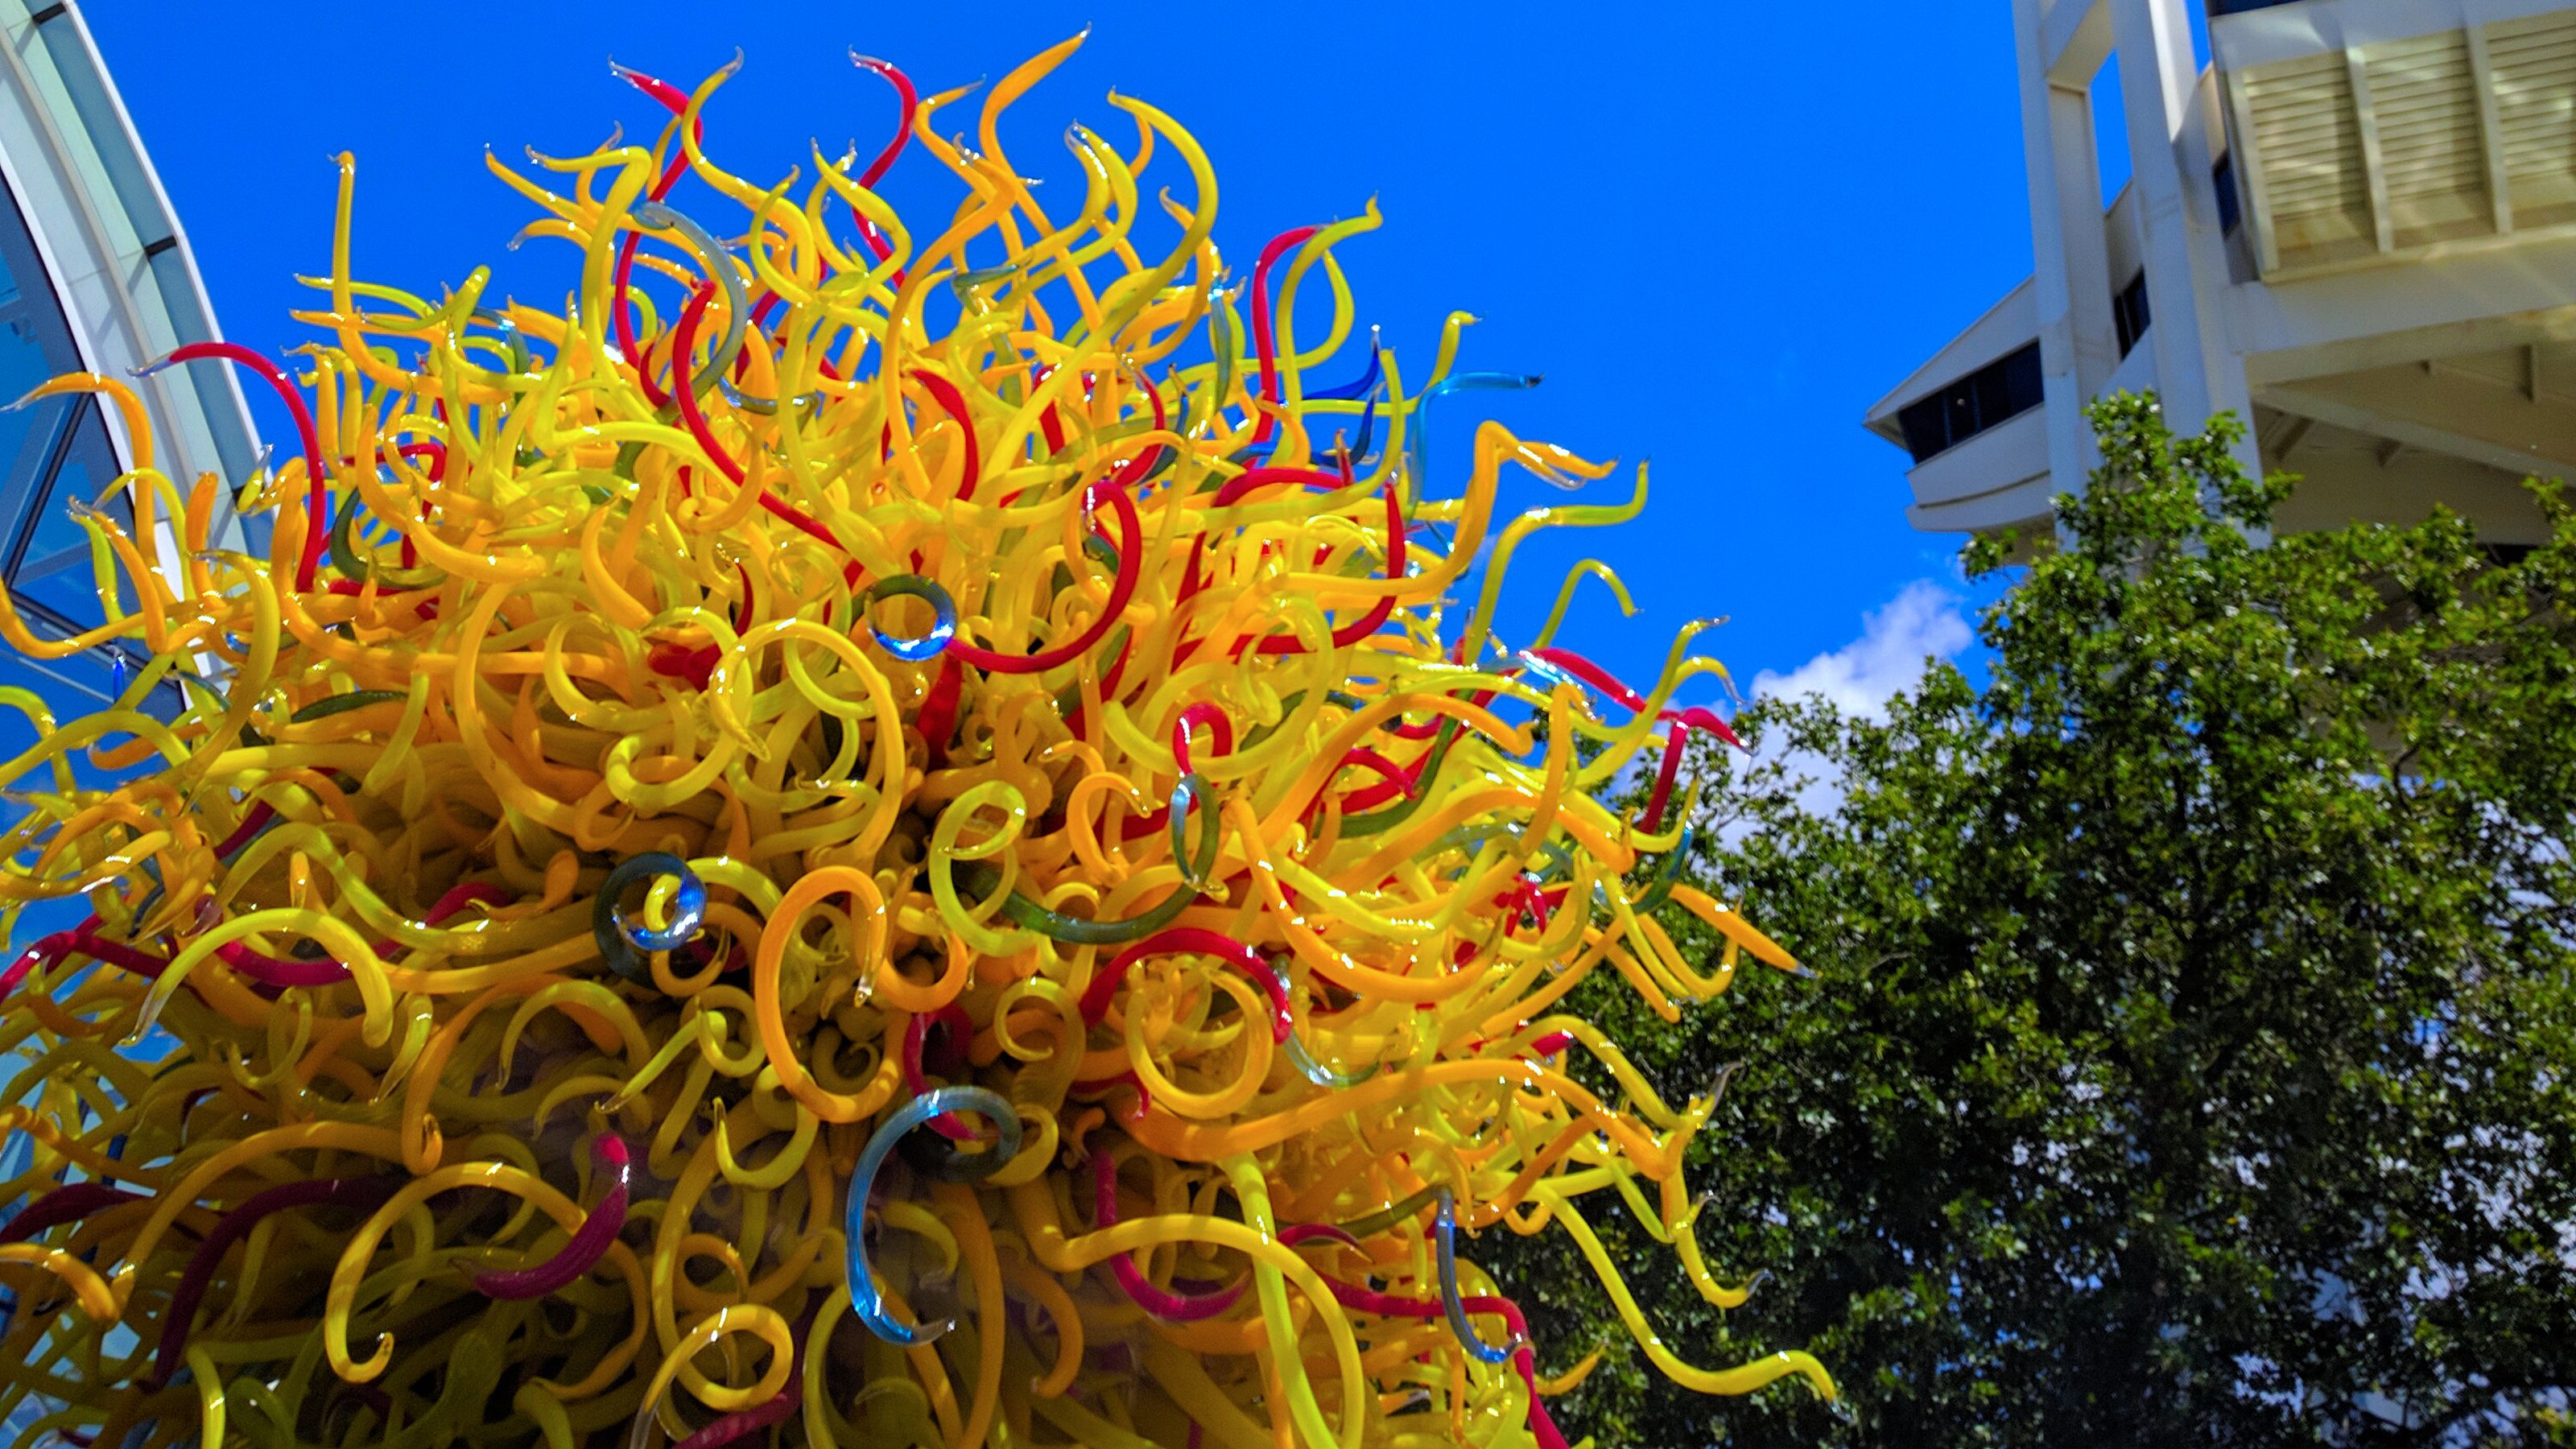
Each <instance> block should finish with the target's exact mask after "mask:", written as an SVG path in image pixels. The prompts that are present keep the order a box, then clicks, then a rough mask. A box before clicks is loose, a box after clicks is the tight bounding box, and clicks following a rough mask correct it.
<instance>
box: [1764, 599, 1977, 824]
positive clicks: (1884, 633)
mask: <svg viewBox="0 0 2576 1449" xmlns="http://www.w3.org/2000/svg"><path fill="white" fill-rule="evenodd" d="M1975 638H1976V631H1975V630H1974V629H1973V628H1971V627H1970V625H1969V623H1968V617H1967V615H1966V614H1965V613H1964V612H1962V611H1961V609H1960V599H1959V596H1958V595H1956V594H1954V593H1952V592H1950V591H1949V590H1948V589H1945V588H1943V587H1941V586H1940V585H1939V584H1936V583H1934V582H1933V581H1931V580H1930V579H1917V580H1915V581H1914V582H1913V583H1910V584H1907V585H1906V586H1905V587H1904V589H1903V590H1901V591H1900V592H1898V594H1897V596H1896V597H1895V598H1894V599H1891V600H1889V601H1888V604H1887V606H1886V607H1885V608H1881V609H1874V610H1871V611H1870V612H1868V613H1866V614H1863V615H1862V616H1861V631H1860V637H1859V638H1857V639H1854V640H1853V641H1852V642H1850V643H1849V644H1846V645H1844V646H1843V647H1841V648H1840V649H1836V650H1833V651H1832V652H1830V653H1826V654H1819V655H1817V656H1816V657H1815V658H1813V659H1810V660H1808V661H1807V662H1806V663H1804V664H1801V665H1799V666H1798V667H1797V668H1795V669H1793V670H1790V671H1789V672H1788V673H1786V674H1780V673H1775V672H1774V671H1771V670H1768V669H1766V670H1763V671H1762V672H1761V673H1760V674H1757V675H1755V676H1754V678H1753V692H1754V693H1755V694H1757V695H1768V696H1771V697H1774V698H1783V699H1797V698H1801V697H1804V696H1807V695H1822V696H1823V697H1824V698H1825V699H1826V701H1827V702H1829V703H1831V704H1832V705H1833V706H1834V707H1835V708H1836V709H1838V710H1841V711H1842V712H1843V713H1845V714H1849V715H1859V716H1862V717H1864V718H1868V719H1873V720H1884V719H1886V718H1887V702H1888V701H1889V700H1891V699H1893V698H1895V697H1896V696H1897V695H1898V694H1900V693H1902V692H1903V691H1905V690H1908V689H1911V688H1913V687H1914V686H1915V685H1916V684H1919V683H1921V682H1922V679H1923V672H1924V664H1925V661H1926V660H1927V659H1936V658H1937V659H1949V658H1953V657H1955V656H1956V655H1957V654H1958V653H1959V652H1960V651H1961V650H1963V649H1966V648H1967V647H1968V645H1969V644H1970V643H1971V642H1973V641H1974V640H1975ZM1775 738H1776V737H1775ZM1755 758H1756V759H1757V760H1759V761H1761V762H1762V763H1766V764H1767V763H1769V762H1770V761H1772V760H1779V761H1781V762H1783V763H1784V764H1785V765H1786V766H1787V767H1788V774H1789V777H1790V778H1791V779H1794V780H1797V781H1799V788H1798V804H1799V807H1800V808H1801V809H1803V810H1805V811H1806V812H1807V813H1808V814H1810V815H1819V816H1821V815H1830V814H1832V813H1833V812H1834V811H1835V810H1836V809H1838V808H1840V806H1841V805H1842V801H1843V782H1842V778H1841V776H1840V775H1839V774H1838V773H1837V772H1836V771H1835V770H1834V768H1833V766H1832V764H1831V762H1830V761H1828V760H1826V759H1825V758H1823V757H1822V756H1819V755H1814V754H1810V753H1808V752H1806V751H1804V750H1786V749H1784V748H1783V747H1782V746H1780V745H1778V744H1776V743H1775V744H1773V745H1772V746H1771V747H1770V748H1767V749H1764V750H1762V751H1760V752H1758V753H1757V755H1756V756H1755ZM1745 828H1747V827H1745V826H1743V825H1741V824H1738V825H1737V826H1736V827H1735V828H1734V829H1733V830H1730V831H1729V832H1727V834H1728V835H1729V837H1730V838H1740V832H1741V831H1742V830H1743V829H1745Z"/></svg>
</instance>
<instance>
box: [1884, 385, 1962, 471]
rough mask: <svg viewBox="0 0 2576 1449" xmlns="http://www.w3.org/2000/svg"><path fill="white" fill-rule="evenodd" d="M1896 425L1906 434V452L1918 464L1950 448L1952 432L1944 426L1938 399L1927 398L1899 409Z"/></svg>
mask: <svg viewBox="0 0 2576 1449" xmlns="http://www.w3.org/2000/svg"><path fill="white" fill-rule="evenodd" d="M1896 425H1897V427H1899V428H1901V429H1903V430H1904V432H1905V451H1907V452H1909V453H1912V454H1913V455H1914V461H1915V462H1917V463H1920V462H1922V461H1923V460H1924V459H1926V458H1929V457H1931V456H1932V455H1934V454H1935V453H1938V452H1940V451H1941V450H1942V449H1943V448H1946V447H1948V446H1950V430H1949V429H1948V428H1947V427H1945V426H1943V425H1942V421H1941V401H1940V399H1938V398H1925V399H1923V400H1922V401H1921V402H1913V403H1907V404H1906V405H1905V406H1904V407H1902V408H1899V409H1898V410H1897V413H1896Z"/></svg>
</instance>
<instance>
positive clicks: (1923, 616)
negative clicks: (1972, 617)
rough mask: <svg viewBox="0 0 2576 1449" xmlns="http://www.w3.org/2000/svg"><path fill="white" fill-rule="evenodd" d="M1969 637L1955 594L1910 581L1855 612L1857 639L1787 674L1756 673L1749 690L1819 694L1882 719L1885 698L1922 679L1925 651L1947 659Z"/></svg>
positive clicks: (1847, 710) (1971, 633)
mask: <svg viewBox="0 0 2576 1449" xmlns="http://www.w3.org/2000/svg"><path fill="white" fill-rule="evenodd" d="M1975 637H1976V632H1975V630H1973V629H1971V628H1970V627H1969V624H1968V618H1967V615H1965V614H1963V613H1961V612H1960V610H1959V598H1958V596H1957V595H1956V594H1953V593H1951V592H1950V591H1949V590H1947V589H1945V588H1942V587H1941V586H1940V585H1939V584H1936V583H1934V582H1932V581H1931V580H1930V579H1917V580H1915V581H1914V582H1913V583H1910V584H1907V585H1906V586H1905V588H1904V590H1903V591H1902V592H1900V593H1899V594H1898V595H1897V596H1896V597H1895V598H1894V599H1893V600H1891V601H1890V602H1889V603H1888V605H1887V607H1885V608H1883V609H1875V610H1872V611H1870V612H1869V613H1866V614H1863V615H1862V616H1861V633H1860V637H1859V638H1857V639H1854V640H1853V641H1852V642H1850V643H1849V644H1846V645H1844V646H1843V647H1841V648H1840V649H1836V650H1834V651H1833V652H1832V653H1830V654H1819V655H1817V656H1816V657H1815V658H1813V659H1810V660H1808V661H1807V662H1806V663H1804V664H1801V665H1799V666H1798V667H1797V668H1795V669H1793V670H1791V671H1789V672H1788V673H1786V674H1775V673H1773V672H1772V671H1770V670H1767V669H1766V670H1764V671H1762V672H1761V673H1760V674H1758V675H1756V676H1754V680H1753V692H1754V693H1755V694H1762V695H1772V696H1776V697H1779V698H1784V699H1796V698H1799V697H1801V696H1804V695H1810V694H1821V695H1823V696H1824V697H1825V699H1826V701H1827V702H1829V703H1831V704H1832V705H1833V706H1834V707H1835V708H1836V709H1839V710H1841V711H1842V712H1844V713H1845V714H1857V715H1863V716H1866V717H1868V718H1870V719H1884V718H1886V716H1887V702H1888V701H1889V700H1890V699H1892V698H1894V697H1895V696H1896V695H1897V694H1899V693H1901V692H1903V691H1905V690H1908V689H1911V688H1913V687H1914V686H1915V685H1916V684H1917V683H1919V682H1921V680H1922V678H1923V664H1924V660H1925V659H1926V658H1927V657H1931V658H1940V659H1948V658H1950V657H1952V656H1954V655H1956V654H1957V653H1958V652H1959V651H1960V650H1962V649H1965V648H1967V647H1968V645H1969V643H1970V641H1972V640H1973V639H1975Z"/></svg>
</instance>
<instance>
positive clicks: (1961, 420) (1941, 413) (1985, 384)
mask: <svg viewBox="0 0 2576 1449" xmlns="http://www.w3.org/2000/svg"><path fill="white" fill-rule="evenodd" d="M2042 400H2043V393H2042V390H2041V386H2040V376H2039V344H2038V343H2036V342H2033V343H2031V344H2029V345H2028V346H2026V347H2024V348H2022V349H2021V350H2020V351H2018V352H2015V353H2013V354H2011V355H2010V356H2008V357H2003V358H1999V359H1997V360H1995V361H1993V362H1989V363H1987V364H1986V365H1985V366H1983V367H1980V368H1978V369H1977V370H1976V371H1974V372H1972V373H1969V374H1968V375H1967V376H1966V377H1963V378H1960V379H1959V380H1957V381H1956V382H1953V383H1951V384H1950V385H1949V386H1947V387H1944V388H1941V389H1939V390H1937V391H1935V392H1933V393H1931V394H1930V395H1929V396H1926V397H1920V398H1916V399H1915V400H1914V401H1912V402H1910V403H1907V404H1906V405H1905V406H1904V407H1903V408H1901V409H1899V410H1898V411H1897V414H1896V425H1897V426H1898V427H1899V428H1901V429H1903V430H1904V433H1905V448H1906V451H1907V452H1910V453H1912V454H1913V455H1914V461H1915V462H1917V463H1921V462H1925V461H1927V460H1929V459H1930V458H1932V457H1934V456H1935V455H1937V454H1940V453H1944V452H1947V451H1949V450H1950V449H1952V448H1955V447H1957V446H1959V445H1960V444H1961V443H1964V442H1966V441H1967V440H1969V439H1970V438H1973V437H1975V436H1976V435H1977V434H1979V433H1982V432H1984V431H1986V430H1987V429H1988V428H1993V427H2000V426H2001V425H2003V424H2004V423H2006V422H2009V421H2011V420H2012V419H2014V418H2017V417H2020V416H2021V415H2022V414H2023V413H2026V412H2029V411H2030V410H2031V409H2032V408H2035V407H2037V406H2039V405H2040V403H2041V401H2042Z"/></svg>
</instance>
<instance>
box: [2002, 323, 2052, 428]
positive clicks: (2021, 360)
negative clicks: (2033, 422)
mask: <svg viewBox="0 0 2576 1449" xmlns="http://www.w3.org/2000/svg"><path fill="white" fill-rule="evenodd" d="M1998 367H1999V368H2000V369H2001V370H2002V372H2003V375H2004V396H2005V398H2006V399H2007V401H2008V403H2009V408H2008V410H2007V412H2006V414H2005V415H2006V416H2008V417H2019V416H2021V415H2022V414H2023V413H2026V412H2029V411H2030V410H2031V409H2032V408H2035V407H2037V406H2039V405H2040V404H2041V403H2043V402H2046V401H2048V387H2047V383H2046V382H2045V380H2043V379H2042V378H2041V376H2040V371H2039V344H2038V343H2036V342H2034V343H2032V344H2030V345H2029V346H2027V347H2025V348H2023V349H2022V350H2021V351H2019V352H2016V353H2014V354H2013V355H2012V356H2010V357H2007V358H2005V359H2004V360H2003V361H2002V362H2001V363H1999V364H1998Z"/></svg>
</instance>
